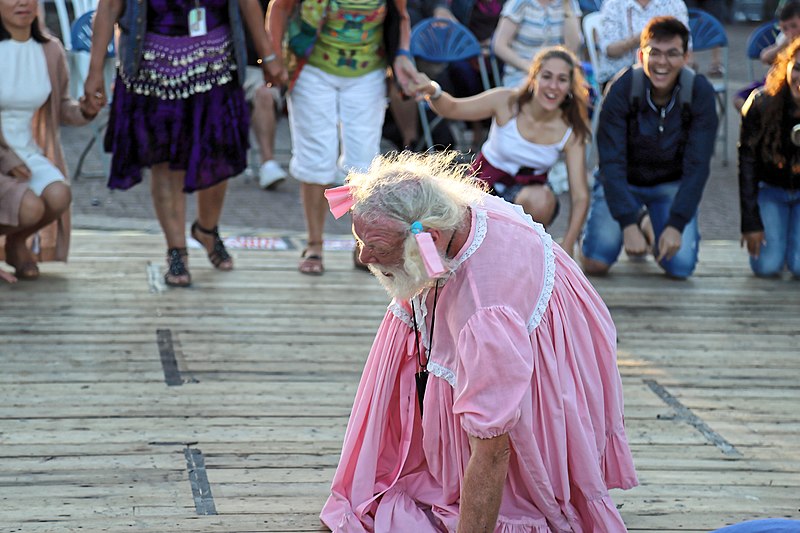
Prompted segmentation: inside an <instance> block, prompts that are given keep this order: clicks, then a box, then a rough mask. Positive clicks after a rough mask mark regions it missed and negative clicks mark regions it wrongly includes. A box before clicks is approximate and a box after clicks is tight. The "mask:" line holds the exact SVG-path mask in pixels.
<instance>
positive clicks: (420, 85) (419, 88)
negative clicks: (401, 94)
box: [408, 72, 436, 101]
mask: <svg viewBox="0 0 800 533" xmlns="http://www.w3.org/2000/svg"><path fill="white" fill-rule="evenodd" d="M408 90H409V92H410V94H413V95H414V99H415V100H417V101H421V100H424V99H425V97H427V96H431V95H432V94H433V93H434V92H435V91H436V88H435V87H434V86H433V84H432V83H431V79H430V78H429V77H428V76H427V75H426V74H424V73H422V72H419V73H418V74H417V77H416V79H415V80H414V81H412V82H411V84H410V85H409V87H408Z"/></svg>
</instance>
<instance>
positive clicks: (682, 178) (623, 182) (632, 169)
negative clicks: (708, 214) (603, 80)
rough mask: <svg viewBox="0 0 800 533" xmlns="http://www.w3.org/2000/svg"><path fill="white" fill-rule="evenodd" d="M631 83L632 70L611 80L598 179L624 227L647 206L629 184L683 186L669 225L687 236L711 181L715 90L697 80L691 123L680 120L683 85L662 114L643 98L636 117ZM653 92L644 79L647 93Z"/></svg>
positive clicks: (602, 118) (602, 120)
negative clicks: (643, 206) (687, 225)
mask: <svg viewBox="0 0 800 533" xmlns="http://www.w3.org/2000/svg"><path fill="white" fill-rule="evenodd" d="M631 81H632V73H631V69H628V70H626V71H624V72H623V73H621V74H620V75H618V76H617V78H615V79H614V80H612V81H611V83H610V84H609V88H608V90H607V92H606V96H605V99H604V100H603V107H602V109H601V111H600V123H599V127H598V131H597V147H598V153H599V156H600V169H599V174H598V177H599V179H600V181H601V183H602V184H603V187H604V188H605V194H606V201H607V202H608V208H609V210H610V211H611V215H612V216H613V217H614V219H615V220H616V221H617V222H619V225H620V226H621V227H622V228H624V227H626V226H628V225H630V224H635V223H636V221H637V215H638V213H639V210H640V209H641V207H642V206H641V205H640V204H639V202H638V201H637V200H636V198H635V197H634V195H633V194H632V192H631V191H630V189H629V187H628V185H636V186H643V187H648V186H653V185H658V184H661V183H670V182H675V181H679V182H680V187H679V189H678V194H677V195H676V196H675V200H674V201H673V203H672V206H671V208H670V213H669V218H668V220H667V225H668V226H672V227H673V228H675V229H677V230H678V231H683V228H684V227H685V226H686V224H688V223H689V221H690V220H691V219H692V217H694V215H695V213H696V212H697V206H698V204H699V203H700V198H701V197H702V195H703V188H704V187H705V184H706V181H707V180H708V174H709V170H710V168H709V167H710V161H711V155H712V153H713V152H714V140H715V138H716V133H717V123H718V119H717V111H716V99H715V96H714V88H713V87H712V86H711V84H710V83H709V82H708V80H706V78H705V77H703V76H701V75H699V74H698V75H696V76H695V78H694V87H692V103H691V109H690V112H689V113H688V117H687V118H688V120H684V118H682V117H681V114H682V110H681V109H680V104H679V103H678V98H677V96H678V91H680V90H682V89H681V87H680V85H676V86H675V89H674V90H673V94H672V100H671V101H670V103H669V104H667V105H666V106H665V107H664V108H663V109H656V108H655V106H654V105H653V104H652V102H651V101H650V100H649V98H646V97H645V98H640V103H639V105H638V110H636V111H635V115H636V116H632V115H631V113H632V112H633V110H632V109H631V108H632V106H631V103H630V98H629V96H630V91H631ZM650 87H651V84H650V80H649V79H648V78H647V77H645V89H646V91H648V94H649V90H650ZM662 112H663V118H662V116H661V114H662ZM684 124H685V125H684Z"/></svg>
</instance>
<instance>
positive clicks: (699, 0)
mask: <svg viewBox="0 0 800 533" xmlns="http://www.w3.org/2000/svg"><path fill="white" fill-rule="evenodd" d="M686 7H687V8H689V9H699V10H701V11H705V12H706V13H708V14H709V15H711V16H712V17H714V18H715V19H717V20H718V21H720V22H724V21H725V20H726V19H727V16H726V9H725V2H724V1H723V0H686ZM695 70H697V69H695ZM706 75H707V76H708V77H710V78H721V77H723V76H724V75H725V68H724V67H723V66H722V49H721V48H720V47H718V46H717V47H715V48H712V49H711V65H710V66H709V67H708V70H707V71H706Z"/></svg>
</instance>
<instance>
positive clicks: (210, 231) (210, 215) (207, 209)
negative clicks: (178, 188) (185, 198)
mask: <svg viewBox="0 0 800 533" xmlns="http://www.w3.org/2000/svg"><path fill="white" fill-rule="evenodd" d="M227 190H228V180H223V181H221V182H219V183H217V184H216V185H214V186H213V187H209V188H208V189H203V190H202V191H198V192H197V223H196V226H194V227H193V229H192V237H194V238H195V239H197V241H198V242H199V243H200V244H202V245H203V247H204V248H205V249H206V252H207V253H208V259H209V261H211V264H213V265H214V267H215V268H217V269H219V270H225V271H228V270H232V269H233V259H232V258H231V257H230V255H228V252H227V250H225V248H224V246H222V245H221V243H220V244H218V243H217V238H218V235H215V234H214V232H216V230H217V226H218V225H219V219H220V217H221V216H222V206H223V204H224V203H225V191H227ZM197 226H199V228H197ZM195 230H198V231H195ZM203 230H206V231H203Z"/></svg>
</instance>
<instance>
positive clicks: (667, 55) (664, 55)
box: [642, 46, 683, 63]
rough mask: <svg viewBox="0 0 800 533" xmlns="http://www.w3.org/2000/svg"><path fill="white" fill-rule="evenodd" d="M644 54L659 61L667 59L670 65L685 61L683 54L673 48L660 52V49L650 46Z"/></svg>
mask: <svg viewBox="0 0 800 533" xmlns="http://www.w3.org/2000/svg"><path fill="white" fill-rule="evenodd" d="M642 52H644V53H645V54H647V55H648V56H649V57H650V59H657V60H660V59H666V60H667V61H669V62H670V63H674V62H676V61H679V60H681V59H683V52H681V51H680V50H678V49H676V48H672V49H670V50H667V51H666V52H664V51H663V50H659V49H658V48H653V47H651V46H648V47H646V48H643V49H642Z"/></svg>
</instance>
